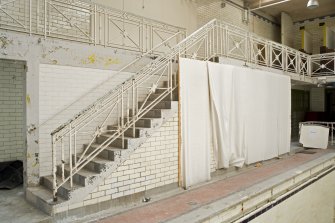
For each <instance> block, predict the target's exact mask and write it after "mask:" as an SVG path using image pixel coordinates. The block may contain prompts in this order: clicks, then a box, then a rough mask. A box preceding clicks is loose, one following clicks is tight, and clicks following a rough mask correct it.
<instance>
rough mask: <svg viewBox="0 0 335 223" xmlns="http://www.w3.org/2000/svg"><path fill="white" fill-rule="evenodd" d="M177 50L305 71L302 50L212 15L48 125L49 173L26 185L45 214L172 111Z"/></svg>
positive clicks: (101, 175) (82, 191)
mask: <svg viewBox="0 0 335 223" xmlns="http://www.w3.org/2000/svg"><path fill="white" fill-rule="evenodd" d="M179 57H187V58H192V59H198V60H211V59H214V58H217V57H226V58H231V59H236V60H241V61H244V62H245V63H246V64H253V65H255V66H263V67H264V66H265V67H268V68H272V69H277V70H280V71H283V72H285V73H287V74H290V75H296V76H297V77H298V78H299V79H300V80H311V79H312V75H311V74H312V67H311V64H310V61H311V60H310V58H309V55H307V54H304V53H302V52H299V51H297V50H294V49H292V48H289V47H287V46H284V45H281V44H278V43H275V42H272V41H269V40H266V39H264V38H261V37H259V36H257V35H255V34H252V33H249V32H247V31H245V30H243V29H240V28H238V27H235V26H232V25H230V24H227V23H224V22H220V21H217V20H212V21H210V22H209V23H207V24H206V25H204V26H203V27H201V28H200V29H198V30H197V31H196V32H194V33H192V34H191V35H190V36H188V37H187V38H185V39H184V40H182V41H181V42H180V43H179V44H177V45H176V46H173V47H172V48H170V50H169V51H168V52H166V53H164V54H162V55H160V56H158V57H157V58H156V57H155V59H154V60H153V61H152V62H149V63H147V64H146V65H145V66H143V67H142V68H141V69H139V70H138V72H137V73H136V74H135V75H134V76H133V77H132V78H131V79H129V80H128V81H126V82H125V83H123V84H122V85H120V86H119V87H117V88H116V89H113V90H111V91H110V92H108V93H107V94H106V95H105V96H103V97H102V98H100V99H98V100H97V101H96V102H95V103H94V104H92V105H91V106H90V107H88V108H87V109H85V110H83V111H82V112H81V113H79V114H78V115H76V116H75V117H74V118H73V119H71V120H69V121H68V122H67V123H65V124H63V125H61V126H60V127H59V128H57V129H56V130H54V131H53V132H52V133H51V138H52V166H53V174H52V175H50V176H45V177H42V178H41V185H40V187H36V188H28V189H27V198H28V200H29V201H31V202H32V203H33V204H37V205H38V206H39V208H40V209H42V210H44V211H45V212H47V213H49V214H54V213H56V212H59V209H61V207H65V206H67V205H70V204H73V203H76V202H80V201H82V200H83V199H85V197H86V196H87V195H89V194H90V193H91V192H92V191H94V189H96V188H97V187H98V186H99V184H100V183H101V182H102V181H103V180H104V179H105V178H106V177H108V176H110V175H111V173H112V172H113V171H115V170H116V169H117V167H118V166H120V165H121V164H122V163H123V162H124V161H125V160H127V159H128V157H129V156H130V154H132V153H133V152H134V151H135V150H136V149H137V148H139V147H140V146H141V145H142V144H143V143H144V142H145V141H146V140H147V139H148V138H149V137H151V135H152V134H153V133H154V132H155V131H157V129H159V128H160V127H161V126H162V125H163V124H164V123H165V122H166V121H167V120H168V119H170V118H171V117H173V115H174V114H176V113H177V110H178V101H177V100H178V97H177V91H176V89H177V84H178V83H177V75H176V73H177V70H178V63H177V61H178V59H179ZM131 64H132V63H131ZM87 128H88V129H90V131H91V133H92V134H91V135H92V137H91V138H90V139H89V140H87V139H85V140H82V139H80V135H81V134H80V133H82V134H84V135H85V134H86V135H90V134H88V133H85V132H86V130H87ZM83 141H85V143H82V142H83ZM80 143H81V144H80Z"/></svg>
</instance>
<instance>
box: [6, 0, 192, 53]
mask: <svg viewBox="0 0 335 223" xmlns="http://www.w3.org/2000/svg"><path fill="white" fill-rule="evenodd" d="M0 29H5V30H12V31H18V32H24V33H28V34H34V35H40V36H44V37H45V38H49V37H53V38H59V39H66V40H73V41H80V42H85V43H90V44H94V45H102V46H107V47H113V48H121V49H128V50H133V51H138V52H141V53H145V52H148V51H150V50H151V49H153V47H154V46H156V45H158V44H159V43H161V42H163V41H164V40H166V39H167V38H169V37H170V36H173V35H175V34H176V33H182V34H183V35H182V36H176V38H175V39H174V40H170V42H169V43H167V44H166V45H163V46H161V48H160V49H157V50H159V51H166V50H167V49H169V47H171V46H173V45H176V44H177V43H178V42H179V41H180V40H182V39H183V38H184V37H185V35H186V30H185V29H184V28H181V27H176V26H172V25H169V24H166V23H163V22H159V21H155V20H152V19H148V18H144V17H141V16H137V15H134V14H132V13H127V12H124V11H120V10H116V9H112V8H108V7H105V6H100V5H98V4H94V3H90V2H86V1H79V0H2V1H0Z"/></svg>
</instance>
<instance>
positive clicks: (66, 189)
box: [41, 175, 82, 200]
mask: <svg viewBox="0 0 335 223" xmlns="http://www.w3.org/2000/svg"><path fill="white" fill-rule="evenodd" d="M57 182H58V183H60V182H62V179H61V178H60V177H57ZM41 184H42V185H43V186H44V187H46V188H47V189H49V190H50V191H51V192H52V188H53V177H52V176H51V175H50V176H44V177H42V178H41ZM81 187H82V186H80V185H78V184H76V183H75V182H73V187H71V185H70V181H67V182H66V183H64V184H63V185H62V186H60V187H59V189H58V191H57V195H59V196H61V197H62V198H64V199H65V200H68V199H70V193H71V191H72V190H76V189H78V188H81Z"/></svg>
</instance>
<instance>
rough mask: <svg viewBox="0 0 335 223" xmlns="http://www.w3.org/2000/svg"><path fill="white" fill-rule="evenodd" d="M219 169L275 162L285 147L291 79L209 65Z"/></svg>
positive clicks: (289, 109) (247, 69) (241, 68)
mask: <svg viewBox="0 0 335 223" xmlns="http://www.w3.org/2000/svg"><path fill="white" fill-rule="evenodd" d="M208 74H209V82H210V92H211V102H212V109H211V115H212V126H213V145H214V156H215V157H216V158H217V164H218V168H222V167H224V168H227V167H229V166H237V167H241V166H243V164H244V163H247V164H250V163H255V162H258V161H262V160H267V159H271V158H274V157H276V156H278V155H280V154H283V153H287V152H289V148H290V124H291V123H290V112H291V107H290V104H291V98H290V97H291V96H290V88H291V84H290V78H289V77H288V76H284V75H279V74H274V73H271V72H266V71H261V70H256V69H251V68H243V67H237V66H232V65H224V64H217V63H210V62H209V63H208Z"/></svg>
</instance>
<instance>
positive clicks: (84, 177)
mask: <svg viewBox="0 0 335 223" xmlns="http://www.w3.org/2000/svg"><path fill="white" fill-rule="evenodd" d="M64 175H65V177H68V176H69V175H70V167H69V165H68V164H67V165H64ZM97 175H99V173H98V172H93V171H91V170H88V169H85V168H82V169H81V170H79V171H78V172H77V173H75V174H74V175H73V178H72V179H73V182H74V183H76V184H78V185H80V186H87V185H88V184H89V182H90V178H91V177H94V176H97ZM57 176H59V177H61V176H62V167H61V165H59V166H57Z"/></svg>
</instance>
